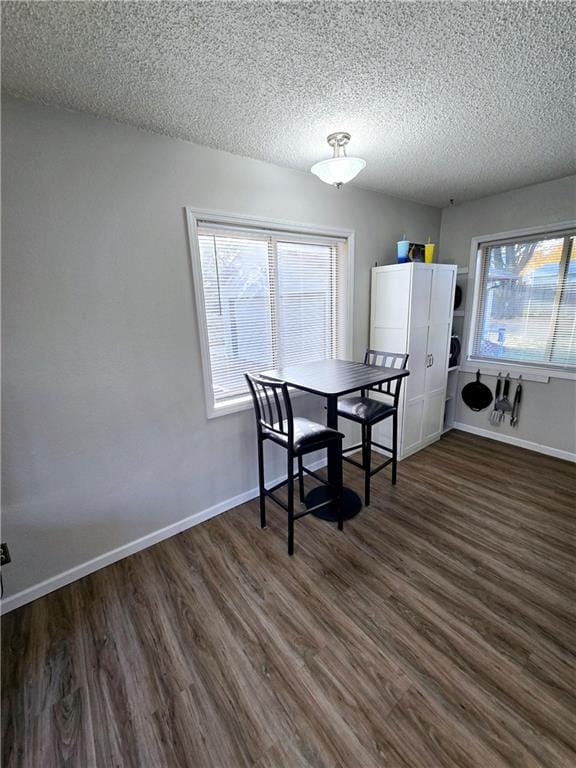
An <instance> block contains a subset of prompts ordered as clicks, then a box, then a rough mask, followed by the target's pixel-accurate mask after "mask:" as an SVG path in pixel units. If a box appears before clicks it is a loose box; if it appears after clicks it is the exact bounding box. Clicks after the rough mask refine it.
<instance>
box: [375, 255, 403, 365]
mask: <svg viewBox="0 0 576 768" xmlns="http://www.w3.org/2000/svg"><path fill="white" fill-rule="evenodd" d="M409 302H410V273H409V270H408V269H406V268H404V269H402V268H399V267H397V268H387V267H386V268H383V269H374V270H372V307H371V322H370V346H371V347H372V349H383V350H386V351H391V352H404V351H405V350H406V345H407V338H406V335H407V328H408V310H409Z"/></svg>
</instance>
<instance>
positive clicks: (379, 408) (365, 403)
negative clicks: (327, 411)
mask: <svg viewBox="0 0 576 768" xmlns="http://www.w3.org/2000/svg"><path fill="white" fill-rule="evenodd" d="M407 362H408V355H406V354H397V353H395V352H381V351H379V350H376V349H367V350H366V354H365V356H364V364H365V365H380V366H383V367H385V368H398V369H399V370H404V369H405V368H406V363H407ZM401 384H402V379H396V381H389V382H385V383H383V384H377V385H376V386H374V387H370V389H369V390H366V389H363V390H361V397H344V398H342V399H341V400H339V401H338V416H342V418H344V419H350V421H355V422H356V423H357V424H360V425H361V426H362V442H361V443H359V444H358V445H353V446H352V447H351V448H346V453H348V452H350V451H357V450H358V448H362V463H361V464H360V463H359V462H357V461H355V460H354V459H351V458H350V457H349V456H343V457H342V458H343V459H344V461H347V462H349V463H350V464H354V466H356V467H358V468H359V469H362V470H363V471H364V503H365V504H366V506H368V505H369V504H370V478H371V477H372V476H373V475H375V474H376V473H377V472H380V470H382V469H384V467H387V466H388V464H392V485H396V469H397V464H398V461H397V454H398V401H399V399H400V387H401ZM370 392H378V393H380V394H381V395H386V396H387V399H388V400H387V402H383V401H382V400H375V399H374V398H370V396H369V393H370ZM389 418H391V419H392V447H389V446H386V445H380V443H376V442H374V441H373V440H372V427H373V426H374V425H375V424H379V423H380V422H381V421H384V419H389ZM373 445H375V446H377V447H378V448H380V449H381V450H383V451H386V452H387V453H390V454H391V457H390V458H389V459H387V460H386V461H385V462H383V463H382V464H380V465H379V466H377V467H375V468H374V469H372V467H371V459H372V446H373Z"/></svg>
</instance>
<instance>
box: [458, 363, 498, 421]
mask: <svg viewBox="0 0 576 768" xmlns="http://www.w3.org/2000/svg"><path fill="white" fill-rule="evenodd" d="M462 400H464V402H465V403H466V405H467V406H468V408H471V409H472V410H473V411H483V410H484V408H488V406H489V405H490V403H491V402H492V392H491V391H490V389H488V387H487V386H486V384H482V382H481V381H480V371H476V381H471V382H470V383H469V384H466V386H465V387H464V389H463V390H462Z"/></svg>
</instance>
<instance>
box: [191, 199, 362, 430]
mask: <svg viewBox="0 0 576 768" xmlns="http://www.w3.org/2000/svg"><path fill="white" fill-rule="evenodd" d="M186 220H187V223H188V240H189V247H190V263H191V266H192V279H193V282H194V295H195V298H196V317H197V320H198V332H199V336H200V354H201V356H202V376H203V380H204V400H205V403H206V415H207V416H208V418H209V419H213V418H216V417H219V416H226V415H229V414H232V413H238V412H239V411H245V410H248V409H250V408H252V400H251V398H250V395H249V394H246V395H241V396H239V397H237V398H235V399H234V400H231V401H228V402H226V403H224V404H222V405H218V406H217V405H215V404H214V390H213V388H212V370H211V365H210V345H209V343H208V327H207V325H206V310H205V306H204V292H203V290H202V264H201V260H200V247H199V244H198V221H208V222H210V223H214V224H223V225H226V224H227V225H230V226H239V227H254V228H256V229H273V230H275V231H276V232H278V231H280V232H282V231H285V232H286V233H292V234H294V233H296V234H298V235H306V236H311V235H320V236H321V237H322V236H325V237H332V238H334V237H337V238H340V239H342V240H346V242H347V258H346V305H347V306H346V315H347V317H346V338H345V339H344V348H345V356H346V358H348V359H349V358H351V357H352V340H353V338H354V335H353V317H354V306H353V299H354V239H355V233H354V230H352V229H335V228H332V227H321V226H317V225H312V224H302V223H299V222H294V221H288V220H286V219H271V218H265V217H263V216H259V217H257V218H256V217H253V216H247V215H245V214H240V213H224V212H223V211H214V210H210V209H206V208H193V207H190V206H187V207H186ZM294 394H304V393H302V392H300V391H296V392H294Z"/></svg>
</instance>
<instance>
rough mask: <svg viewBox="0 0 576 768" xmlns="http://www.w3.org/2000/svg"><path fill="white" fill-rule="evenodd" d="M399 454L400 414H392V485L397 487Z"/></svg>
mask: <svg viewBox="0 0 576 768" xmlns="http://www.w3.org/2000/svg"><path fill="white" fill-rule="evenodd" d="M397 453H398V414H397V413H393V414H392V485H396V467H397V464H398V461H397V458H396V456H397Z"/></svg>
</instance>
